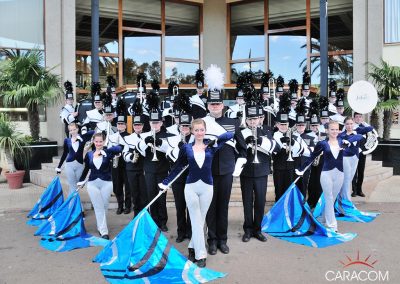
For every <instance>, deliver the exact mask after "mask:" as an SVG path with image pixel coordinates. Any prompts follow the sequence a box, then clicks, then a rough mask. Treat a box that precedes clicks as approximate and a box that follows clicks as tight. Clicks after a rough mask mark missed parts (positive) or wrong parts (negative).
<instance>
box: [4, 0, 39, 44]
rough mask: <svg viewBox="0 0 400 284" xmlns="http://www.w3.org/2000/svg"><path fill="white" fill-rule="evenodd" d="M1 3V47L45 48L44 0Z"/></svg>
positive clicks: (10, 0) (14, 0)
mask: <svg viewBox="0 0 400 284" xmlns="http://www.w3.org/2000/svg"><path fill="white" fill-rule="evenodd" d="M0 3H1V4H0V27H1V28H0V47H10V48H28V49H32V48H36V49H44V36H43V23H44V15H43V0H18V1H16V0H9V1H0Z"/></svg>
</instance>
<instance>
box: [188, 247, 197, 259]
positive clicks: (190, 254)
mask: <svg viewBox="0 0 400 284" xmlns="http://www.w3.org/2000/svg"><path fill="white" fill-rule="evenodd" d="M188 251H189V255H188V259H189V260H190V261H191V262H195V261H196V257H195V252H194V248H188Z"/></svg>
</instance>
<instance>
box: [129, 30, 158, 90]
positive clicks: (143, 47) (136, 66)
mask: <svg viewBox="0 0 400 284" xmlns="http://www.w3.org/2000/svg"><path fill="white" fill-rule="evenodd" d="M140 72H145V73H146V74H147V79H148V80H149V81H150V80H153V79H157V80H158V81H159V82H160V81H161V37H160V36H158V35H151V36H144V35H133V36H125V37H124V84H136V76H137V74H138V73H140Z"/></svg>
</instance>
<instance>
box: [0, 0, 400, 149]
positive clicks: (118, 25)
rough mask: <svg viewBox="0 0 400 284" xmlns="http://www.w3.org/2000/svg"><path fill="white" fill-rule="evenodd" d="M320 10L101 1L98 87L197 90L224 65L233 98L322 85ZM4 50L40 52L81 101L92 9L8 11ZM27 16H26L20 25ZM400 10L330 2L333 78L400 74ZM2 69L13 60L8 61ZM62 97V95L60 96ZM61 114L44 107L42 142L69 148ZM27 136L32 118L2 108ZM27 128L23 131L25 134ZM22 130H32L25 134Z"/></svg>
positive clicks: (266, 3)
mask: <svg viewBox="0 0 400 284" xmlns="http://www.w3.org/2000/svg"><path fill="white" fill-rule="evenodd" d="M319 4H320V0H279V1H278V0H251V1H247V0H191V1H189V0H185V1H183V0H99V75H100V76H99V79H100V82H101V83H102V85H103V86H105V80H106V77H107V76H108V75H113V76H114V77H115V78H116V79H117V83H118V90H119V91H121V92H123V91H124V90H126V89H134V88H136V84H135V82H136V76H137V74H138V72H140V71H142V72H146V73H147V75H148V78H150V79H158V80H159V81H160V82H161V87H162V88H163V89H165V88H166V87H167V84H168V82H169V79H170V78H171V77H174V78H177V79H178V81H179V82H180V86H181V88H183V89H189V90H190V89H194V85H193V83H194V73H195V71H196V69H197V68H207V67H208V66H209V65H210V64H216V65H218V66H219V67H220V68H221V69H222V71H223V72H224V74H225V83H226V88H227V89H228V91H227V92H226V98H227V99H228V98H230V97H232V96H233V94H234V91H233V89H234V86H235V82H236V78H237V74H238V73H240V72H242V71H245V70H252V71H253V72H255V74H256V82H257V80H258V76H257V74H260V73H261V72H263V71H266V70H271V71H272V72H273V73H274V74H275V76H278V75H282V76H283V77H284V78H285V81H286V82H288V81H289V80H290V79H297V80H298V81H301V78H302V74H303V71H305V70H308V71H309V72H310V73H311V74H312V85H313V86H314V87H315V88H317V89H318V87H319V84H320V82H319V81H320V71H319V63H320V57H319V56H320V53H319V32H320V31H319V20H320V19H319ZM0 11H1V12H0V13H1V14H2V17H0V22H1V26H2V27H5V26H7V27H11V28H10V29H7V30H6V29H1V31H0V48H5V49H13V50H21V51H24V50H27V49H32V48H37V49H40V50H42V51H43V53H44V54H45V62H44V64H45V65H46V66H48V67H50V68H53V70H54V72H55V73H57V74H60V75H61V78H62V80H63V81H65V80H69V81H72V82H73V84H74V86H76V93H77V94H76V98H77V100H79V99H81V98H83V97H85V96H87V95H89V92H90V84H91V1H88V0H68V1H67V0H51V1H50V0H13V1H12V0H10V1H0ZM21 11H27V12H24V13H26V15H23V16H21V14H20V13H21ZM399 19H400V0H384V1H380V0H329V1H328V57H329V64H328V67H329V68H328V69H329V71H328V72H329V74H328V78H333V79H336V80H337V82H338V85H339V86H340V87H345V88H346V87H348V86H350V85H351V84H352V82H354V81H358V80H365V79H367V77H368V76H367V74H368V65H367V63H375V64H379V61H380V58H383V59H384V60H386V61H388V62H389V63H390V64H391V65H397V66H400V57H399V56H398V54H400V28H399V27H400V20H399ZM0 60H6V56H4V54H3V53H0ZM60 97H62V95H61V94H60ZM61 104H62V102H60V105H57V106H43V108H42V116H41V120H42V122H41V123H42V127H41V129H42V132H43V133H42V136H44V137H48V138H49V139H51V140H57V141H60V142H61V141H62V139H63V135H64V134H63V129H62V127H60V120H59V118H58V115H59V109H60V107H61ZM0 108H1V111H8V112H10V113H12V114H13V117H14V118H15V120H18V121H21V124H20V125H22V126H23V123H24V120H25V119H26V115H24V111H25V112H26V110H24V109H15V108H11V107H5V106H3V105H0ZM22 126H21V127H22ZM22 128H23V127H22Z"/></svg>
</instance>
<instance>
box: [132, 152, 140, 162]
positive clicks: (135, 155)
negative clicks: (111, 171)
mask: <svg viewBox="0 0 400 284" xmlns="http://www.w3.org/2000/svg"><path fill="white" fill-rule="evenodd" d="M132 154H133V159H132V163H134V164H136V163H137V161H138V160H139V152H138V151H136V150H133V153H132Z"/></svg>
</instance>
